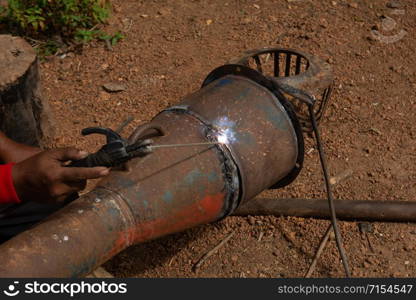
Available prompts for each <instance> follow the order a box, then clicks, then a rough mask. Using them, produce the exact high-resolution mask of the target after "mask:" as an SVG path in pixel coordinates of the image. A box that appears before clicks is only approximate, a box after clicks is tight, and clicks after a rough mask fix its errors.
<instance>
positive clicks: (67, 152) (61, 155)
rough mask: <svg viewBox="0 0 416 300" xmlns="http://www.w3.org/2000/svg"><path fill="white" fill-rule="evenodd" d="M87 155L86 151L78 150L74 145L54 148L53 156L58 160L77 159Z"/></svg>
mask: <svg viewBox="0 0 416 300" xmlns="http://www.w3.org/2000/svg"><path fill="white" fill-rule="evenodd" d="M87 155H88V152H86V151H82V150H78V149H76V148H74V147H69V148H61V149H55V150H54V152H53V157H54V158H56V159H57V160H60V161H68V160H79V159H83V158H85V157H86V156H87Z"/></svg>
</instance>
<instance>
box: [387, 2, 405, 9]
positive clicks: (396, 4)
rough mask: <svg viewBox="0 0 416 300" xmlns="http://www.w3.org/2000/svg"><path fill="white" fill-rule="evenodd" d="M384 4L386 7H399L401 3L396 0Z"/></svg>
mask: <svg viewBox="0 0 416 300" xmlns="http://www.w3.org/2000/svg"><path fill="white" fill-rule="evenodd" d="M386 6H387V7H388V8H401V4H400V3H399V2H398V1H389V2H387V5H386Z"/></svg>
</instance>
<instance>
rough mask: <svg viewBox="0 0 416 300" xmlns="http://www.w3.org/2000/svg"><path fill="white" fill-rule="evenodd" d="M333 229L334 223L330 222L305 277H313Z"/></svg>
mask: <svg viewBox="0 0 416 300" xmlns="http://www.w3.org/2000/svg"><path fill="white" fill-rule="evenodd" d="M332 230H333V226H332V224H329V226H328V229H327V230H326V232H325V235H324V237H323V238H322V241H321V243H320V244H319V247H318V250H317V251H316V253H315V257H314V258H313V261H312V263H311V264H310V266H309V269H308V272H306V274H305V278H309V277H311V275H312V273H313V271H315V267H316V263H317V262H318V259H319V257H321V254H322V252H323V251H324V249H325V246H326V243H327V242H328V240H329V237H330V236H331V232H332Z"/></svg>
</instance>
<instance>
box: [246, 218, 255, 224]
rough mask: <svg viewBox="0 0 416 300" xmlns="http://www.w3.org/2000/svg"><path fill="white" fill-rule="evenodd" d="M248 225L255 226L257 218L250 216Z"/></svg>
mask: <svg viewBox="0 0 416 300" xmlns="http://www.w3.org/2000/svg"><path fill="white" fill-rule="evenodd" d="M247 221H248V224H250V225H254V224H255V223H256V218H255V217H253V216H248V220H247Z"/></svg>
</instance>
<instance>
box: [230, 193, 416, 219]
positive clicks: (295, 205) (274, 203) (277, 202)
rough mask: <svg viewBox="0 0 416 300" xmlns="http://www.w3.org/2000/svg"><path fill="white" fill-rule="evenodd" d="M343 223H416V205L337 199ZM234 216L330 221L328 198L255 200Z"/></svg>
mask: <svg viewBox="0 0 416 300" xmlns="http://www.w3.org/2000/svg"><path fill="white" fill-rule="evenodd" d="M334 206H335V208H336V212H337V218H338V219H341V220H364V221H380V222H385V221H392V222H415V221H416V202H414V201H392V200H390V201H387V200H386V201H377V200H339V199H337V200H334ZM233 215H235V216H248V215H253V216H256V215H257V216H268V215H274V216H293V217H314V218H325V219H328V218H330V213H329V208H328V200H327V199H268V198H256V199H253V200H251V201H250V202H248V203H246V204H244V205H242V206H240V207H238V208H237V210H236V211H235V212H234V213H233Z"/></svg>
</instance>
